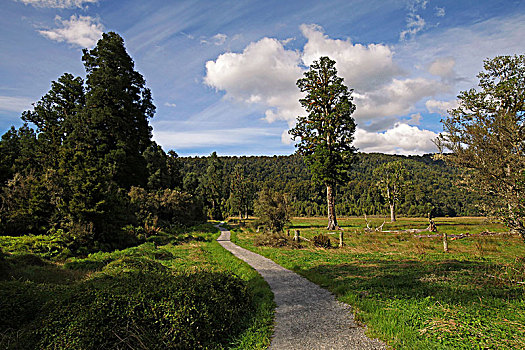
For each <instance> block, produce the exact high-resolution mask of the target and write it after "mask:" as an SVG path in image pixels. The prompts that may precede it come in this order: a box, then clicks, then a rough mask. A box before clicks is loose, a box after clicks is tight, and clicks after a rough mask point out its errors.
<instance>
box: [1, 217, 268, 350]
mask: <svg viewBox="0 0 525 350" xmlns="http://www.w3.org/2000/svg"><path fill="white" fill-rule="evenodd" d="M218 234H219V233H218V230H217V229H216V228H214V227H213V226H211V225H210V224H207V225H201V226H199V227H194V228H193V229H192V230H191V231H188V232H184V233H181V234H179V235H177V236H176V237H173V236H171V237H170V236H169V235H163V234H161V235H159V236H158V237H156V238H154V239H152V240H151V241H150V242H147V243H144V244H141V245H139V246H137V247H132V248H127V249H124V250H117V251H114V252H97V253H93V254H90V255H88V256H87V257H84V258H80V257H79V258H69V259H67V260H66V261H57V260H56V258H55V259H53V260H49V259H46V258H43V257H42V254H38V253H28V251H29V252H30V251H31V249H28V248H31V247H32V246H33V245H34V243H35V242H38V239H37V238H35V237H31V238H30V239H28V238H25V239H18V240H17V239H12V238H11V237H7V238H6V237H2V238H0V242H2V247H3V249H2V250H3V252H4V254H5V256H4V258H3V259H0V290H2V293H3V294H2V296H3V300H0V309H2V310H4V309H5V310H10V311H9V313H12V315H10V316H9V317H10V318H15V319H16V320H17V321H16V324H13V323H11V321H10V320H7V318H6V322H4V323H5V324H3V323H2V322H3V319H4V317H0V347H2V348H5V347H8V345H9V344H17V343H16V342H17V341H22V343H20V344H23V341H24V340H23V339H22V340H21V339H18V340H17V339H16V337H30V336H33V335H34V334H40V333H42V332H43V331H42V330H38V329H36V330H35V329H34V327H35V325H34V318H35V317H34V316H35V314H38V313H39V312H41V313H43V312H44V311H45V310H46V308H49V307H50V306H49V305H59V306H60V305H62V303H63V302H64V301H63V300H69V299H67V298H71V296H68V295H70V294H71V293H76V292H73V291H74V290H76V289H79V288H80V289H79V290H81V291H82V290H83V289H84V287H83V286H91V285H94V286H95V287H96V288H100V285H101V284H100V283H98V281H102V282H104V284H102V285H103V286H106V285H111V283H113V284H114V285H115V286H120V282H118V281H117V280H120V279H122V284H123V285H124V284H125V283H130V281H127V280H126V278H127V277H126V276H135V274H136V273H139V275H140V273H141V271H144V270H147V271H152V274H149V275H148V276H146V277H148V278H146V281H155V279H154V278H155V276H156V273H157V272H158V273H161V274H162V276H166V274H168V275H173V276H174V278H178V277H177V276H182V277H184V276H201V275H203V276H205V277H206V276H208V275H209V276H211V277H213V276H219V277H220V276H222V275H221V274H226V275H235V276H237V277H238V278H240V280H242V281H244V283H245V284H246V287H247V291H248V294H249V295H250V300H249V302H250V303H251V305H252V306H251V312H248V316H247V317H244V318H239V319H236V320H235V322H236V323H237V325H236V328H235V329H240V331H239V332H237V333H236V334H233V335H232V334H223V335H221V337H222V340H221V344H216V345H215V346H211V348H217V346H218V347H219V348H228V349H265V348H266V347H267V346H268V345H269V342H270V336H271V334H272V327H273V310H274V307H275V305H274V303H273V294H272V293H271V291H270V289H269V286H268V285H267V283H266V282H265V281H264V280H263V279H262V277H260V275H259V274H258V273H257V272H256V271H255V270H253V269H252V268H251V267H249V266H248V265H247V264H246V263H244V262H242V261H240V260H239V259H237V258H235V257H234V256H233V255H232V254H231V253H229V252H227V251H226V250H225V249H223V248H222V247H221V246H220V245H219V244H218V243H217V242H216V241H215V238H217V236H218ZM28 241H29V242H30V244H27V242H28ZM20 242H22V243H25V244H21V243H20ZM159 242H163V243H166V242H170V243H167V244H162V245H160V244H159ZM37 244H38V243H37ZM17 245H18V246H19V247H22V248H21V249H20V251H17V250H16V246H17ZM6 247H7V248H8V249H6ZM40 251H45V249H44V250H40ZM44 256H47V255H45V254H44ZM210 274H211V275H210ZM137 276H138V275H137ZM159 276H161V275H159ZM152 278H153V279H152ZM184 278H185V277H184ZM213 278H215V277H213ZM115 279H117V280H115ZM106 280H107V281H106ZM163 280H164V277H162V278H159V279H158V281H159V283H163V282H162V281H163ZM211 281H213V279H212V280H211ZM131 282H132V281H131ZM97 283H98V284H97ZM108 283H109V284H108ZM115 283H116V284H115ZM153 283H154V282H153ZM111 288H112V289H114V288H115V287H111ZM119 288H120V287H119ZM97 293H98V292H97ZM115 293H116V294H115V295H116V296H114V295H112V294H109V297H110V299H109V301H108V302H111V300H113V299H111V298H114V297H118V298H122V297H124V300H125V298H126V295H127V294H126V293H130V294H129V298H130V301H129V303H132V302H133V300H135V299H136V298H137V297H140V294H138V296H137V295H135V294H133V291H126V289H125V288H124V287H122V290H121V291H120V292H115ZM119 293H120V294H119ZM122 293H124V294H122ZM132 294H133V295H132ZM134 295H135V296H134ZM210 297H211V296H210ZM134 298H135V299H134ZM62 299H63V300H62ZM102 300H105V299H102ZM118 300H121V299H116V301H114V302H113V303H114V304H111V305H116V306H115V307H117V305H120V304H118ZM210 300H211V299H210ZM226 302H228V301H226ZM130 305H131V304H130ZM212 309H213V305H210V310H212ZM42 310H44V311H42ZM115 310H116V309H115ZM241 311H242V310H241ZM112 312H113V311H112V310H111V307H110V308H109V309H108V310H107V314H108V315H110V314H111V313H112ZM173 312H175V314H176V313H177V312H179V311H177V310H173ZM243 312H244V313H246V310H245V311H243ZM60 315H61V314H58V316H56V318H57V319H56V320H55V321H53V322H63V319H64V317H66V316H67V315H65V316H60ZM5 316H6V317H7V316H8V315H7V314H6V315H5ZM159 317H160V316H159ZM101 327H102V326H101ZM39 332H40V333H39ZM46 332H47V330H46ZM59 336H62V337H64V335H59ZM54 344H55V346H56V343H54ZM206 347H208V346H206ZM15 348H16V346H15Z"/></svg>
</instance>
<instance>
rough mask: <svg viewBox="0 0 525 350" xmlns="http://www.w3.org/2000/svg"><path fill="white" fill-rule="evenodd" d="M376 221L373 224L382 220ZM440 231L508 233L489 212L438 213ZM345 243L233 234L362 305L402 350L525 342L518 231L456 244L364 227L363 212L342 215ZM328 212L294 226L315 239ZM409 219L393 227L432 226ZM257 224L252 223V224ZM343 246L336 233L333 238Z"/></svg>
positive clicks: (378, 330) (375, 328)
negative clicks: (258, 241)
mask: <svg viewBox="0 0 525 350" xmlns="http://www.w3.org/2000/svg"><path fill="white" fill-rule="evenodd" d="M383 221H384V220H383V219H381V218H369V222H370V226H371V227H377V226H379V225H381V224H382V223H383ZM435 222H436V224H437V225H438V230H439V232H440V233H441V232H446V233H448V234H459V233H465V232H469V233H471V234H475V233H480V232H483V231H493V232H494V231H496V232H504V231H505V228H504V227H503V226H501V225H499V224H497V223H491V222H489V221H487V220H486V219H484V218H437V219H435ZM339 224H340V225H341V226H342V227H343V229H344V233H345V244H346V246H345V247H344V248H342V249H340V248H334V249H323V248H316V247H314V246H313V245H312V244H311V242H302V243H301V244H302V246H303V247H302V248H301V249H291V248H271V247H256V246H254V245H253V241H254V237H255V236H256V235H257V233H255V232H254V230H253V229H251V228H245V229H242V230H241V229H237V230H235V234H234V235H233V240H234V241H235V242H236V243H237V244H239V245H241V246H244V247H245V248H248V249H250V250H253V251H255V252H257V253H260V254H262V255H264V256H267V257H269V258H271V259H272V260H274V261H276V262H277V263H279V264H281V265H283V266H285V267H287V268H289V269H291V270H293V271H296V272H298V273H299V274H301V275H303V276H305V277H306V278H308V279H310V280H312V281H313V282H315V283H317V284H320V285H322V286H324V287H326V288H328V289H329V290H331V291H332V292H333V293H334V294H336V295H337V297H338V298H339V299H340V300H341V301H344V302H346V303H348V304H350V305H352V306H353V307H354V310H355V312H356V315H357V320H359V321H361V322H363V323H365V324H366V325H367V326H368V331H369V334H370V335H372V336H375V337H378V338H380V339H382V340H384V341H386V342H387V343H388V344H389V345H391V346H392V347H393V348H395V349H523V348H525V284H524V283H523V282H524V281H525V244H524V243H523V242H522V241H521V239H520V238H519V237H518V236H514V235H498V236H473V237H468V238H464V239H459V240H450V241H449V252H448V253H444V252H443V245H442V240H441V238H421V239H419V238H415V237H414V236H413V234H408V233H403V234H393V233H382V232H373V233H367V232H364V230H363V228H364V227H366V224H365V221H364V219H363V218H343V219H340V220H339ZM325 225H326V219H325V218H294V219H293V221H292V226H291V230H292V231H293V230H295V229H299V230H300V234H301V236H303V237H305V238H308V239H312V238H313V236H314V235H317V234H319V233H327V232H326V230H325V229H324V227H325ZM426 226H428V220H426V219H412V218H402V219H400V220H398V221H397V222H396V223H393V224H390V223H385V225H384V227H383V229H384V230H396V229H405V228H425V227H426ZM248 227H249V225H248ZM331 238H332V245H333V246H334V247H335V246H336V245H337V235H333V236H331Z"/></svg>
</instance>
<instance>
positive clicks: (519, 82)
mask: <svg viewBox="0 0 525 350" xmlns="http://www.w3.org/2000/svg"><path fill="white" fill-rule="evenodd" d="M478 78H479V90H475V89H471V90H468V91H463V92H461V93H460V94H459V96H458V100H459V106H458V107H457V108H455V109H452V110H450V111H449V114H450V115H449V116H448V117H446V118H445V119H443V120H442V122H443V129H444V133H443V134H441V135H440V138H439V139H438V141H437V142H436V144H438V145H439V146H441V147H442V148H443V147H444V148H447V149H449V150H450V151H452V153H447V154H445V155H444V158H445V160H447V161H449V162H451V163H452V164H455V165H457V166H459V167H461V168H463V169H465V174H464V175H465V177H466V179H467V180H468V183H469V184H470V186H471V187H472V188H475V189H477V190H478V191H479V192H481V193H483V194H484V195H487V197H488V200H489V201H488V202H487V203H486V204H487V205H486V209H487V213H488V214H491V215H497V216H499V217H500V218H501V219H502V220H503V221H504V222H506V224H507V225H508V226H509V227H510V228H511V229H512V230H513V231H515V232H518V233H520V234H521V236H522V237H523V239H524V240H525V216H524V213H525V210H524V209H525V207H524V206H525V203H524V201H525V184H524V182H523V176H524V175H523V174H524V169H525V55H520V56H498V57H495V58H493V59H487V60H485V64H484V71H483V72H481V73H479V74H478Z"/></svg>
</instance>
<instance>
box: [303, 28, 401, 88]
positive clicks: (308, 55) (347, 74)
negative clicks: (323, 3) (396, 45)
mask: <svg viewBox="0 0 525 350" xmlns="http://www.w3.org/2000/svg"><path fill="white" fill-rule="evenodd" d="M301 31H302V33H303V35H304V36H305V37H306V38H307V39H308V41H307V43H306V44H305V46H304V49H303V56H302V60H303V63H304V64H305V65H306V66H309V65H311V64H312V63H313V61H314V60H318V59H319V58H320V57H321V56H329V57H330V58H331V59H333V60H335V61H336V62H337V63H336V68H337V70H338V73H339V74H340V75H341V76H342V77H343V78H344V79H345V83H346V84H347V85H349V86H351V87H352V88H355V89H356V91H360V92H362V91H370V90H373V89H375V88H377V87H378V86H381V85H382V84H384V83H386V82H389V81H391V80H392V78H393V77H395V76H399V75H401V74H402V73H403V72H402V70H401V69H400V68H399V67H398V66H397V65H396V64H395V63H394V62H393V60H392V57H393V52H392V50H391V49H390V48H389V47H388V46H387V45H382V44H370V45H368V46H364V45H361V44H352V42H351V41H350V39H348V40H334V39H330V38H329V37H328V36H327V35H325V34H324V32H323V29H322V28H321V27H319V26H317V25H312V24H311V25H305V24H303V25H301Z"/></svg>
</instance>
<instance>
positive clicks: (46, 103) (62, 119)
mask: <svg viewBox="0 0 525 350" xmlns="http://www.w3.org/2000/svg"><path fill="white" fill-rule="evenodd" d="M84 106H85V94H84V81H83V80H82V78H80V77H76V78H75V77H73V75H71V74H69V73H65V74H63V75H62V76H61V77H60V78H58V80H57V81H53V82H51V89H50V90H49V92H48V93H47V94H46V95H44V96H43V97H42V98H41V99H40V100H39V101H38V102H36V103H35V104H34V110H29V111H25V112H24V113H22V119H23V120H24V121H26V122H30V123H33V124H34V125H35V126H36V132H37V134H38V143H37V148H38V154H37V155H36V156H37V158H38V162H39V166H40V168H41V169H47V168H53V169H55V168H57V167H58V165H59V162H60V157H59V154H60V148H61V147H62V145H63V143H64V141H65V139H66V137H68V136H69V135H70V134H71V131H72V128H73V126H74V124H75V123H77V122H78V120H77V118H78V114H79V113H80V112H81V111H82V109H83V108H84Z"/></svg>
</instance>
